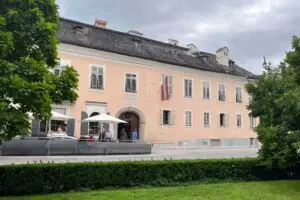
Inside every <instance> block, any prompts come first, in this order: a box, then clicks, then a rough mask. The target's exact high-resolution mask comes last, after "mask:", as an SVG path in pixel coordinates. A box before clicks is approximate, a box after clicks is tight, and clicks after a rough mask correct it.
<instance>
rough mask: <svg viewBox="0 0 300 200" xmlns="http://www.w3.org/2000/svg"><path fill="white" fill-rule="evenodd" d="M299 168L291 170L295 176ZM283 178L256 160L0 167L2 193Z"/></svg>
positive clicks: (20, 193)
mask: <svg viewBox="0 0 300 200" xmlns="http://www.w3.org/2000/svg"><path fill="white" fill-rule="evenodd" d="M299 169H300V167H298V168H297V169H292V170H288V171H289V172H291V171H293V174H292V175H295V174H297V173H298V172H300V170H299ZM289 174H290V173H289ZM282 178H288V173H286V172H283V171H280V170H276V169H266V168H264V167H262V166H260V165H259V162H258V160H257V159H223V160H181V161H139V162H117V163H74V164H70V163H64V164H29V165H10V166H0V194H1V195H24V194H38V193H52V192H63V191H70V190H80V189H83V188H88V189H99V188H104V187H132V186H144V185H155V186H160V185H173V184H178V183H189V182H219V181H226V180H234V181H235V180H238V181H252V180H273V179H282Z"/></svg>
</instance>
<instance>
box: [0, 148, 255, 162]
mask: <svg viewBox="0 0 300 200" xmlns="http://www.w3.org/2000/svg"><path fill="white" fill-rule="evenodd" d="M257 152H258V149H257V148H209V149H192V148H190V149H175V148H174V149H153V150H152V154H149V155H108V156H105V155H100V156H0V165H8V164H26V163H47V162H54V163H66V162H71V163H74V162H95V161H97V162H112V161H132V160H165V159H168V160H169V159H172V160H175V159H209V158H249V157H256V156H257Z"/></svg>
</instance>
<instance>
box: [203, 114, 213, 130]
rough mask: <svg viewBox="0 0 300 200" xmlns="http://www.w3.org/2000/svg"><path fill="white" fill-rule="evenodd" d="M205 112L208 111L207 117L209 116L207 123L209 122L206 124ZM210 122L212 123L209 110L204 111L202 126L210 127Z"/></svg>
mask: <svg viewBox="0 0 300 200" xmlns="http://www.w3.org/2000/svg"><path fill="white" fill-rule="evenodd" d="M205 113H208V117H209V118H208V123H209V124H208V126H206V125H205ZM211 124H212V123H211V112H209V111H204V112H203V127H204V128H210V127H211Z"/></svg>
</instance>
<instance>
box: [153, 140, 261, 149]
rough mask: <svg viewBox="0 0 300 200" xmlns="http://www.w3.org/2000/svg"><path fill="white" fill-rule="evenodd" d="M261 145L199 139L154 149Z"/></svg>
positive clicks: (246, 142)
mask: <svg viewBox="0 0 300 200" xmlns="http://www.w3.org/2000/svg"><path fill="white" fill-rule="evenodd" d="M259 146H260V143H259V141H258V140H257V139H252V141H251V140H250V138H226V139H199V140H184V141H179V142H177V143H163V144H162V143H154V144H153V147H154V148H213V147H256V148H258V147H259Z"/></svg>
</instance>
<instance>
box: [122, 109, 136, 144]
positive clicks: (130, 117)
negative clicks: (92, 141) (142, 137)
mask: <svg viewBox="0 0 300 200" xmlns="http://www.w3.org/2000/svg"><path fill="white" fill-rule="evenodd" d="M119 118H120V119H121V120H124V121H126V122H128V123H127V124H119V125H118V139H120V137H121V136H120V133H121V130H122V129H123V128H124V129H125V131H126V134H127V137H126V138H127V139H131V133H132V132H133V130H135V129H136V130H137V133H138V134H137V138H138V139H139V126H140V118H139V116H138V115H137V114H135V113H133V112H124V113H122V114H121V115H120V117H119Z"/></svg>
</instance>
